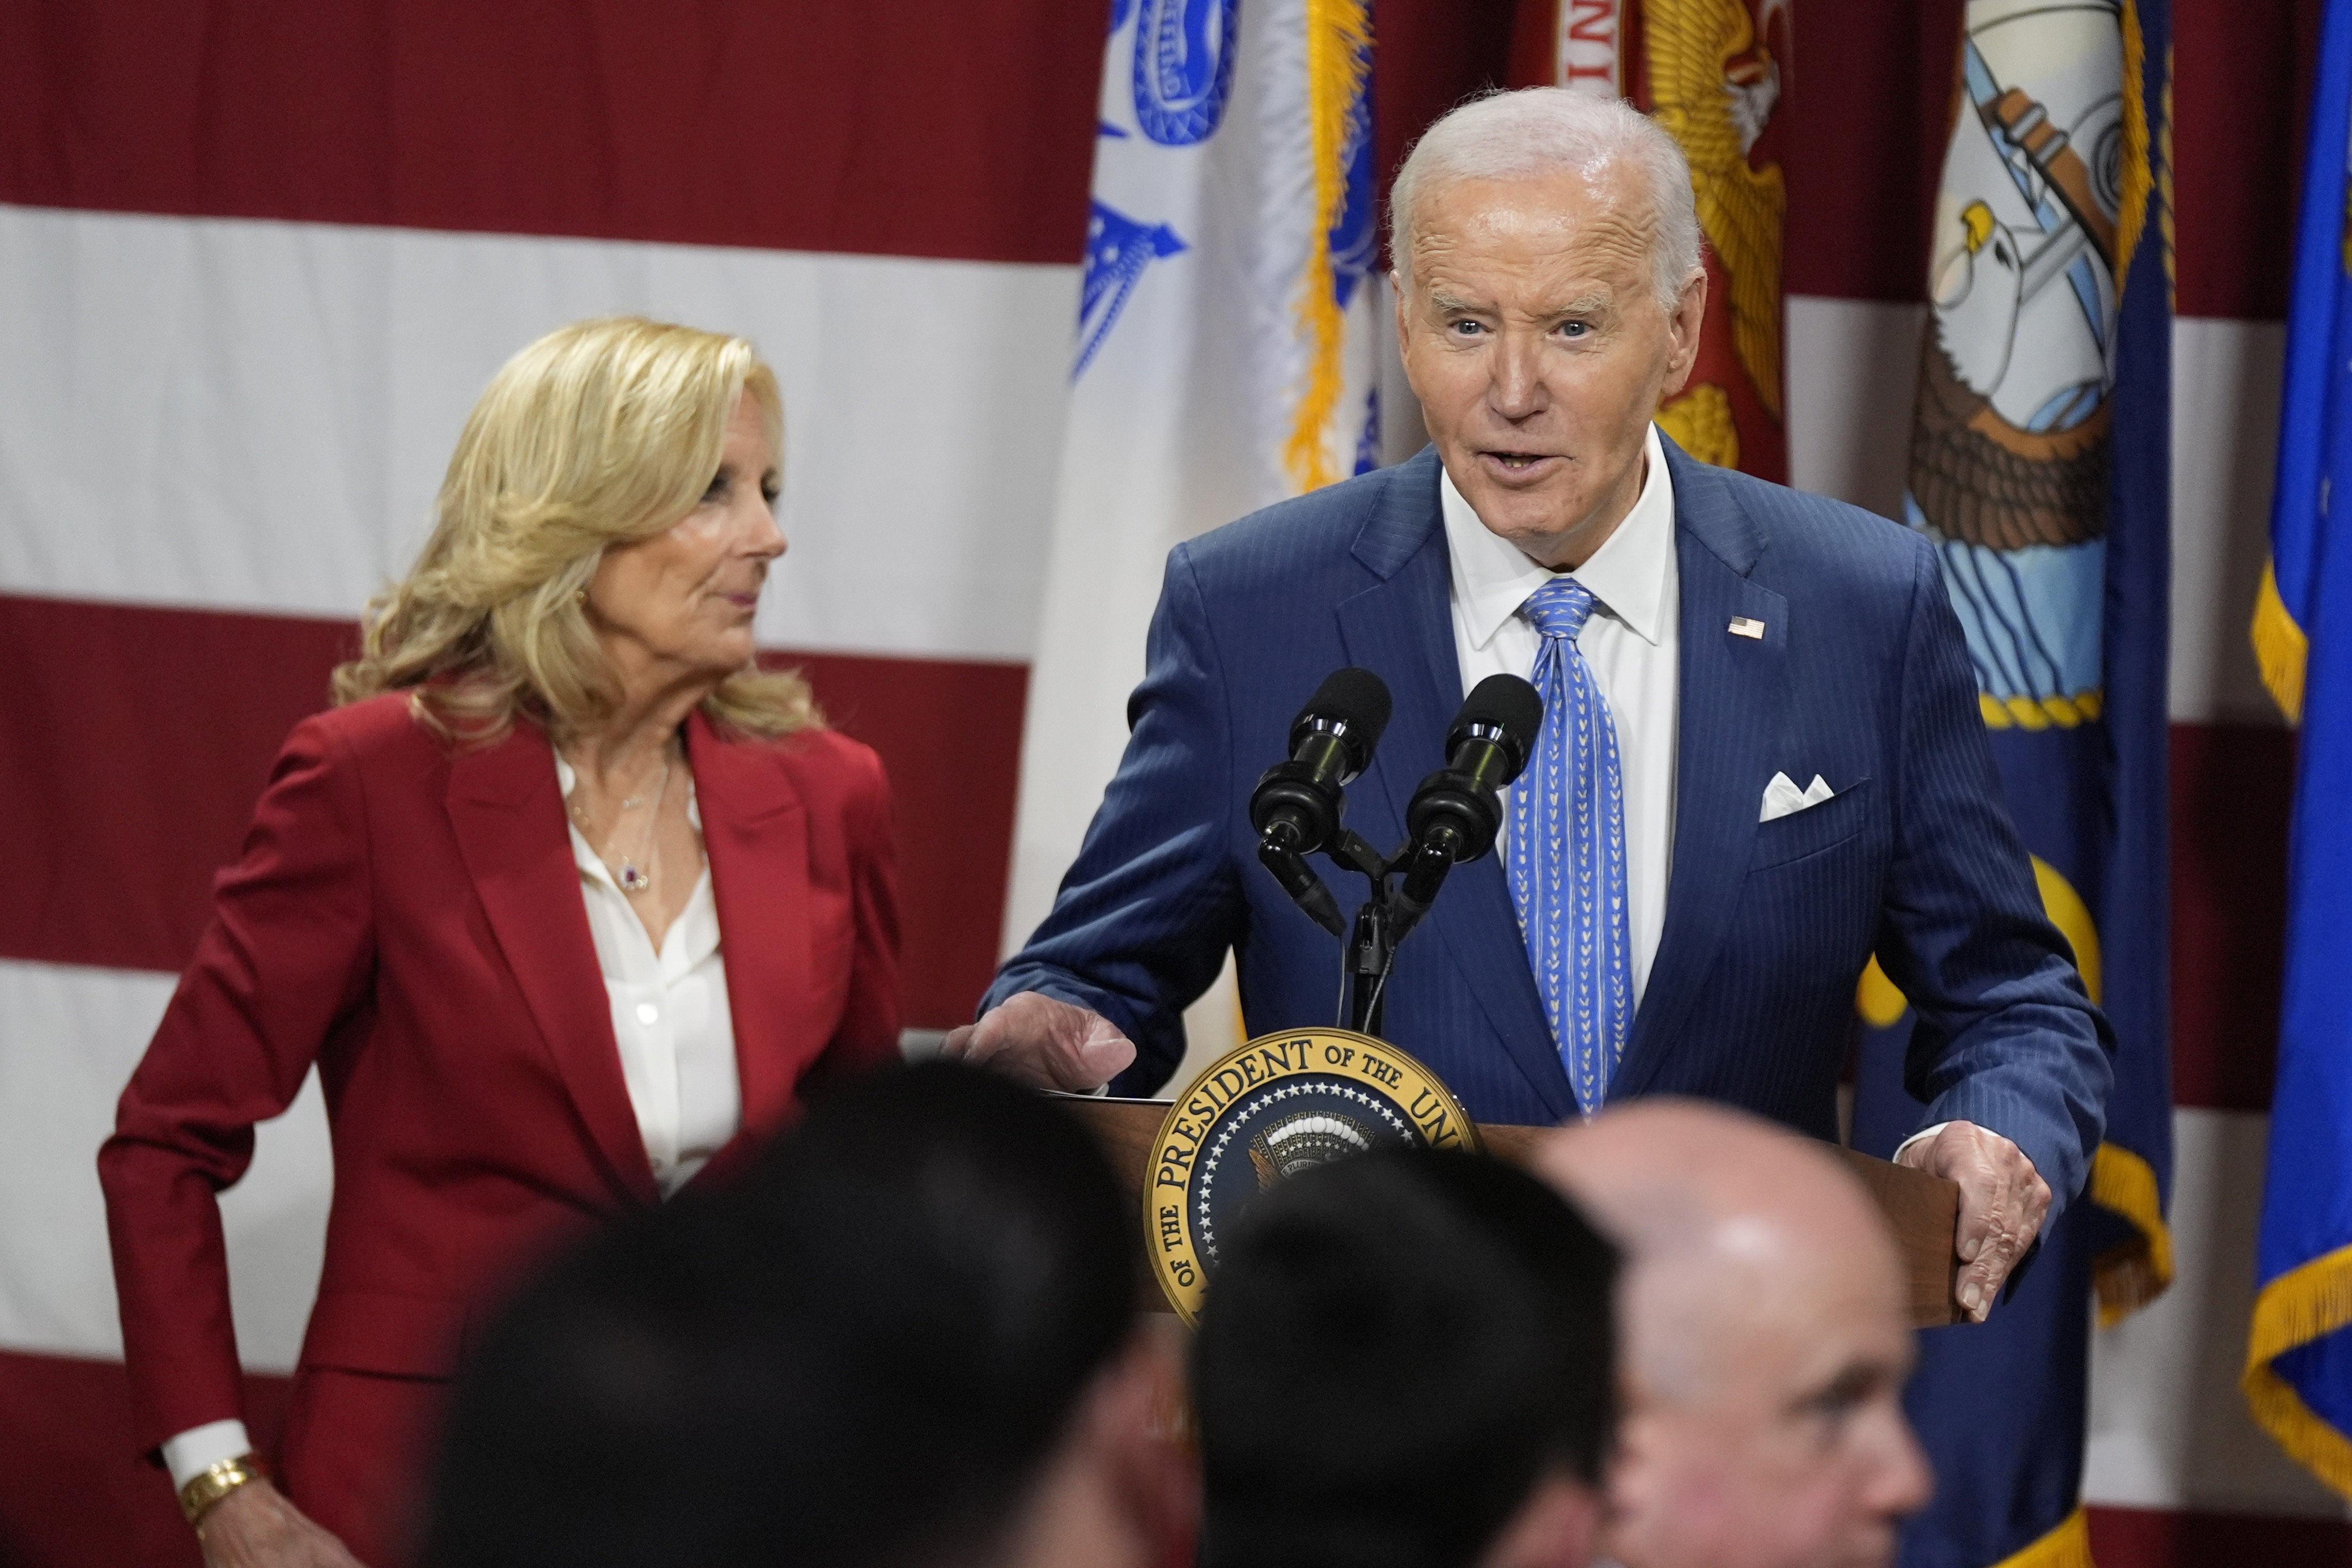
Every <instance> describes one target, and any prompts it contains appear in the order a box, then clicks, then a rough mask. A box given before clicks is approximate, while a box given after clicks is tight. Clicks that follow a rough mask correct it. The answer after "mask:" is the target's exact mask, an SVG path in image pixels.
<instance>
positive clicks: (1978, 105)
mask: <svg viewBox="0 0 2352 1568" xmlns="http://www.w3.org/2000/svg"><path fill="white" fill-rule="evenodd" d="M2170 61H2171V48H2170V27H2169V16H2168V11H2167V8H2166V5H2165V3H2164V0H2122V3H2115V0H2111V3H2107V4H2088V5H2067V6H2050V7H2021V6H2017V5H2000V4H1989V3H1988V0H1971V3H1970V4H1969V5H1968V7H1967V10H1966V13H1965V17H1964V20H1963V23H1962V29H1961V37H1960V39H1959V61H1958V71H1957V72H1956V73H1955V74H1956V78H1957V90H1956V92H1955V95H1954V102H1953V110H1952V121H1951V131H1950V139H1949V141H1948V144H1947V147H1946V152H1945V159H1944V168H1943V177H1942V182H1941V184H1940V186H1939V188H1938V191H1937V203H1936V214H1935V229H1934V236H1933V242H1932V244H1931V246H1930V248H1929V275H1928V279H1927V283H1928V304H1929V313H1928V325H1927V341H1926V342H1925V343H1924V344H1923V345H1922V351H1921V368H1920V374H1919V384H1918V393H1917V401H1916V411H1915V413H1914V416H1913V429H1912V442H1911V456H1910V466H1909V476H1908V484H1907V487H1906V496H1905V510H1906V521H1908V522H1909V523H1910V525H1911V526H1912V527H1913V528H1915V529H1916V530H1918V531H1920V532H1921V533H1923V534H1924V535H1926V537H1927V539H1928V540H1929V541H1930V542H1932V543H1933V544H1934V545H1935V547H1936V550H1937V554H1938V556H1939V557H1940V559H1941V562H1942V565H1943V571H1944V582H1945V585H1946V587H1947V588H1948V590H1949V591H1950V594H1951V597H1952V605H1953V608H1954V610H1955V611H1956V612H1957V613H1958V616H1959V619H1960V623H1961V626H1962V627H1963V628H1964V630H1965V631H1966V633H1967V636H1968V643H1969V655H1970V658H1971V659H1972V660H1973V662H1974V663H1975V666H1976V671H1977V683H1978V706H1979V712H1980V713H1981V714H1982V716H1983V719H1984V722H1985V726H1986V729H1987V731H1988V736H1989V739H1990V742H1991V745H1992V751H1993V755H1994V759H1995V761H1996V763H1998V765H1999V767H2000V774H2001V779H2002V784H2003V787H2004V790H2005V793H2006V795H2007V796H2008V802H2009V806H2010V810H2011V815H2012V816H2014V817H2015V819H2016V822H2017V826H2018V828H2019V831H2020V832H2021V834H2022V836H2023V837H2024V839H2025V843H2026V847H2027V848H2028V849H2029V850H2030V851H2032V856H2033V870H2034V875H2035V879H2036V880H2037V881H2038V882H2039V884H2040V886H2041V889H2042V902H2043V905H2044V908H2045V910H2046V912H2047V913H2048V915H2049V917H2050V920H2051V921H2052V923H2053V925H2055V926H2056V927H2057V928H2058V930H2059V931H2061V932H2062V933H2063V935H2064V936H2065V937H2066V939H2067V941H2068V942H2070V943H2071V944H2072V945H2073V947H2074V956H2075V963H2076V967H2077V968H2078V969H2079V970H2080V971H2081V972H2082V975H2083V980H2084V985H2085V987H2086V988H2087V989H2088V991H2089V992H2090V994H2091V996H2092V998H2093V1000H2095V1001H2096V1002H2098V1003H2099V1004H2100V1005H2102V1006H2103V1007H2105V1010H2106V1012H2107V1015H2108V1016H2109V1018H2110V1019H2111V1020H2112V1021H2113V1023H2114V1025H2115V1029H2116V1038H2117V1042H2118V1049H2117V1055H2116V1087H2115V1091H2114V1096H2113V1099H2112V1100H2111V1101H2110V1103H2109V1106H2108V1116H2107V1132H2106V1142H2105V1143H2104V1144H2103V1145H2102V1146H2101V1148H2100V1149H2099V1151H2098V1152H2097V1155H2096V1157H2095V1160H2094V1163H2093V1166H2092V1174H2091V1183H2090V1187H2089V1190H2088V1191H2087V1192H2085V1193H2084V1194H2081V1195H2080V1196H2079V1197H2077V1198H2076V1199H2075V1201H2074V1203H2073V1204H2072V1205H2071V1206H2069V1207H2068V1208H2067V1210H2066V1211H2065V1213H2064V1214H2063V1215H2062V1216H2061V1217H2060V1218H2059V1219H2058V1220H2057V1221H2056V1222H2055V1224H2053V1226H2051V1227H2050V1229H2049V1230H2048V1231H2047V1232H2046V1233H2045V1235H2044V1238H2043V1243H2042V1249H2041V1252H2040V1254H2039V1255H2038V1256H2037V1257H2035V1258H2033V1259H2032V1261H2031V1263H2030V1265H2029V1266H2028V1267H2027V1268H2024V1269H2023V1270H2021V1278H2020V1279H2018V1280H2017V1282H2016V1283H2015V1284H2014V1286H2013V1287H2012V1288H2011V1289H2010V1290H2009V1291H2007V1292H2006V1293H2005V1295H2004V1298H2003V1300H2002V1301H2001V1303H2000V1305H1999V1307H1998V1308H1997V1309H1996V1310H1994V1312H1993V1314H1992V1317H1991V1320H1990V1321H1989V1322H1987V1323H1985V1324H1984V1325H1982V1326H1962V1327H1956V1328H1948V1329H1939V1330H1934V1331H1929V1332H1927V1334H1925V1335H1923V1336H1922V1340H1921V1345H1920V1356H1921V1360H1920V1369H1919V1372H1918V1374H1917V1376H1916V1378H1915V1379H1914V1381H1913V1384H1912V1388H1911V1391H1910V1394H1909V1408H1910V1412H1911V1416H1912V1420H1913V1423H1914V1425H1915V1426H1917V1428H1918V1430H1919V1434H1920V1438H1921V1440H1922V1442H1923V1443H1924V1444H1925V1446H1926V1447H1927V1451H1928V1454H1929V1457H1930V1459H1931V1460H1932V1462H1933V1463H1934V1466H1935V1468H1936V1473H1937V1496H1936V1500H1935V1501H1934V1503H1933V1504H1932V1505H1931V1506H1930V1507H1929V1508H1928V1510H1927V1511H1925V1512H1924V1513H1922V1514H1920V1515H1919V1516H1917V1517H1916V1518H1915V1519H1914V1520H1912V1521H1911V1522H1910V1523H1909V1525H1908V1526H1906V1532H1905V1537H1904V1543H1903V1561H1904V1562H1905V1563H1906V1564H1907V1565H1910V1568H1928V1565H1933V1568H1989V1565H1990V1564H1995V1563H2004V1564H2017V1565H2020V1568H2023V1565H2025V1564H2032V1565H2034V1568H2043V1565H2056V1564H2074V1563H2082V1564H2086V1565H2087V1564H2088V1563H2089V1562H2090V1545H2089V1535H2088V1530H2087V1526H2086V1524H2085V1521H2084V1515H2083V1512H2082V1510H2081V1508H2080V1491H2081V1484H2082V1466H2083V1447H2084V1422H2085V1400H2086V1396H2087V1385H2088V1370H2087V1366H2088V1359H2089V1355H2088V1351H2089V1347H2088V1337H2089V1312H2088V1310H2087V1300H2088V1298H2089V1296H2090V1295H2091V1294H2092V1293H2093V1292H2094V1291H2095V1292H2096V1294H2097V1297H2098V1300H2099V1303H2100V1307H2101V1310H2102V1314H2103V1316H2105V1318H2106V1319H2107V1321H2114V1320H2115V1319H2116V1318H2119V1317H2121V1316H2123V1315H2125V1314H2126V1313H2128V1312H2130V1311H2131V1310H2134V1309H2136V1308H2137V1307H2139V1306H2141V1305H2143V1304H2145V1303H2146V1302H2147V1301H2148V1300H2152V1299H2154V1297H2155V1296H2156V1294H2157V1293H2158V1292H2159V1291H2161V1290H2162V1289H2164V1287H2165V1286H2166V1284H2167V1283H2168V1282H2169V1280H2170V1279H2171V1273H2172V1256H2171V1239H2170V1236H2169V1233H2168V1230H2167V1227H2166V1222H2165V1203H2166V1199H2167V1197H2168V1189H2169V1186H2170V1182H2171V1165H2172V1121H2171V1113H2172V1108H2171V1083H2170V1051H2171V1039H2170V1027H2171V1026H2170V1017H2169V1010H2168V993H2167V986H2168V973H2167V972H2168V944H2169V940H2170V933H2169V930H2168V898H2169V892H2168V858H2167V833H2168V803H2167V787H2166V786H2167V769H2168V751H2167V749H2168V729H2167V715H2166V708H2165V671H2166V665H2167V635H2168V626H2167V605H2168V594H2169V583H2170V573H2171V563H2170V544H2169V531H2170V519H2169V513H2168V468H2169V459H2170V420H2171V405H2170V380H2171V346H2170V345H2171V324H2172V299H2171V281H2172V280H2171V255H2170V246H2169V236H2170V228H2171V224H2170V218H2169V216H2168V212H2167V210H2166V209H2167V205H2168V190H2169V185H2170V180H2169V174H2168V163H2169V157H2168V153H2169V147H2168V142H2169V134H2170V132H2169V127H2168V124H2167V122H2166V121H2165V119H2164V113H2165V106H2166V104H2167V103H2168V101H2169V97H2170V95H2169V92H2168V79H2169V73H2170ZM1859 1005H1860V1010H1861V1012H1862V1014H1863V1016H1864V1022H1865V1024H1866V1025H1867V1026H1869V1027H1868V1028H1867V1029H1866V1030H1865V1036H1864V1045H1863V1050H1862V1054H1861V1057H1860V1058H1859V1062H1858V1069H1857V1083H1856V1100H1855V1117H1854V1143H1855V1145H1856V1146H1857V1147H1859V1148H1862V1149H1865V1150H1867V1151H1869V1152H1874V1153H1878V1154H1891V1153H1892V1152H1894V1150H1895V1146H1896V1145H1897V1144H1899V1143H1900V1142H1902V1141H1903V1140H1904V1139H1905V1138H1906V1137H1907V1136H1908V1135H1909V1134H1910V1133H1911V1132H1913V1131H1916V1130H1917V1129H1918V1127H1919V1125H1920V1121H1921V1119H1922V1114H1923V1111H1924V1109H1925V1108H1924V1106H1923V1105H1922V1104H1921V1103H1920V1101H1919V1100H1916V1099H1914V1098H1913V1097H1912V1095H1911V1094H1910V1093H1909V1092H1908V1090H1909V1089H1910V1088H1914V1087H1918V1086H1917V1085H1907V1086H1906V1082H1905V1072H1904V1068H1905V1056H1906V1047H1907V1045H1908V1044H1909V1039H1910V1034H1911V1021H1910V1018H1909V1016H1908V1015H1907V1013H1906V1008H1905V1004H1904V1001H1903V998H1902V996H1901V994H1899V993H1897V992H1895V989H1894V988H1893V986H1892V985H1891V984H1888V982H1887V981H1886V980H1885V977H1884V975H1882V974H1881V973H1879V972H1878V970H1877V967H1876V965H1875V964H1874V965H1873V966H1872V968H1871V970H1870V972H1869V973H1866V974H1865V975H1864V982H1863V985H1862V990H1861V994H1860V997H1859Z"/></svg>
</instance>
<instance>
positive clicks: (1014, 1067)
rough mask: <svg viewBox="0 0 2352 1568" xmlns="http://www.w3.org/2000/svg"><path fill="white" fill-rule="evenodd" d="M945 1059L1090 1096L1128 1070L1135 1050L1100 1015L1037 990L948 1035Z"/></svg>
mask: <svg viewBox="0 0 2352 1568" xmlns="http://www.w3.org/2000/svg"><path fill="white" fill-rule="evenodd" d="M940 1049H941V1052H942V1054H944V1055H947V1056H950V1057H956V1058H961V1059H962V1060H964V1061H968V1062H970V1063H971V1064H972V1065H973V1066H974V1067H991V1068H995V1069H996V1070H997V1071H999V1072H1002V1073H1007V1074H1010V1075H1011V1076H1012V1077H1013V1078H1016V1079H1020V1080H1021V1081H1022V1082H1024V1083H1026V1084H1030V1085H1033V1086H1034V1087H1035V1088H1038V1089H1061V1090H1063V1091H1065V1092H1066V1093H1070V1094H1089V1093H1092V1092H1093V1091H1094V1090H1096V1089H1100V1088H1101V1087H1102V1086H1103V1085H1105V1084H1107V1083H1108V1082H1109V1081H1110V1080H1111V1079H1114V1078H1116V1077H1118V1075H1119V1073H1121V1072H1123V1071H1124V1070H1126V1068H1127V1064H1128V1063H1129V1062H1131V1061H1133V1060H1134V1059H1135V1046H1134V1044H1133V1043H1132V1042H1131V1041H1129V1039H1128V1037H1126V1036H1125V1035H1122V1034H1120V1033H1119V1032H1118V1026H1116V1025H1114V1024H1112V1023H1111V1021H1110V1020H1109V1019H1108V1018H1106V1017H1104V1016H1102V1015H1101V1014H1099V1013H1094V1012H1089V1011H1088V1010H1087V1009H1086V1008H1084V1007H1079V1006H1075V1005H1072V1004H1070V1003H1067V1002H1056V1001H1055V1000H1054V998H1052V997H1051V996H1043V995H1040V994H1037V993H1036V992H1034V991H1024V992H1022V993H1021V994H1018V995H1015V996H1009V997H1007V998H1005V1000H1004V1001H1003V1002H1002V1003H1000V1004H998V1005H996V1006H993V1007H991V1008H990V1009H989V1010H988V1011H987V1012H985V1013H982V1015H981V1016H980V1022H979V1023H977V1024H966V1025H964V1026H962V1027H961V1028H960V1029H951V1030H950V1031H949V1033H948V1037H947V1043H946V1045H944V1046H942V1047H940Z"/></svg>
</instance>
